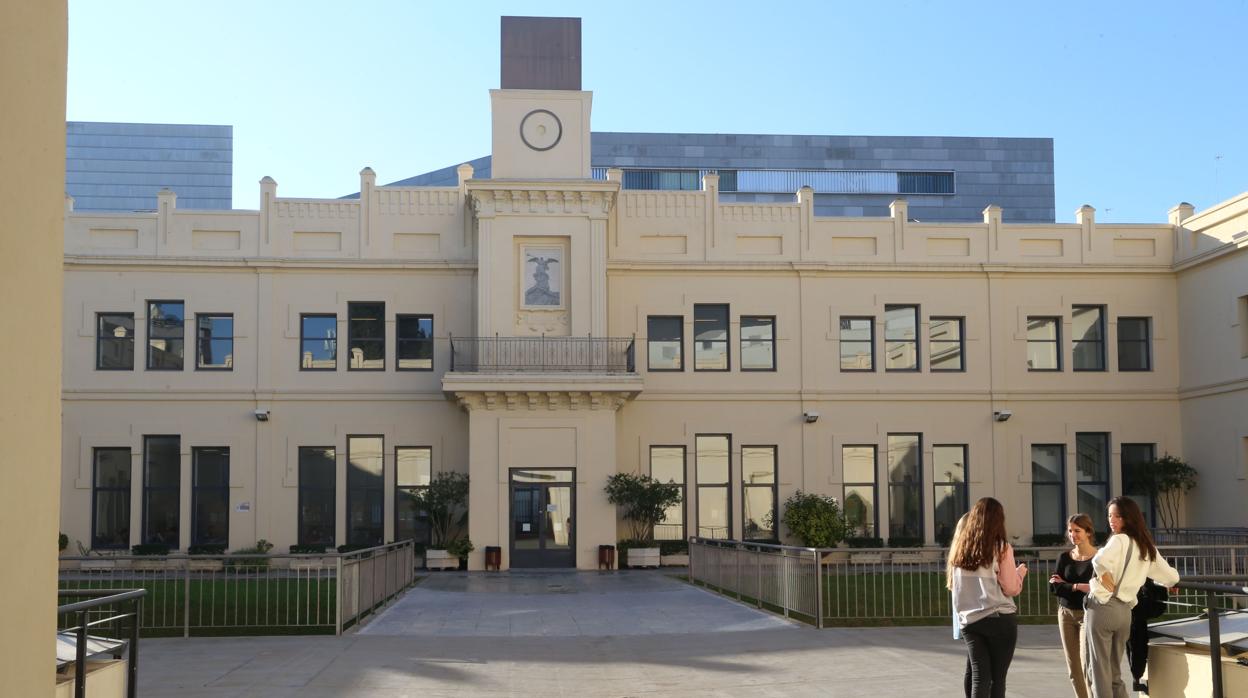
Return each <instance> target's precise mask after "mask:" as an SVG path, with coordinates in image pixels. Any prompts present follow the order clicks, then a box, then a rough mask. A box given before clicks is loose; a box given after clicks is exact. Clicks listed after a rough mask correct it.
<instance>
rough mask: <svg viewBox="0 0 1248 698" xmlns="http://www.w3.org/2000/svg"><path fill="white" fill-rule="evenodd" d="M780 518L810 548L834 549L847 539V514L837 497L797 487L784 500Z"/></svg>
mask: <svg viewBox="0 0 1248 698" xmlns="http://www.w3.org/2000/svg"><path fill="white" fill-rule="evenodd" d="M780 521H781V522H782V523H784V527H785V528H787V529H788V531H789V535H790V536H792V537H793V538H796V539H798V540H799V541H801V543H802V545H804V546H806V547H808V548H831V547H833V546H835V545H836V544H837V543H839V542H841V541H842V540H845V533H846V530H847V524H846V522H845V515H844V514H843V513H841V505H840V503H839V502H837V501H836V498H835V497H829V496H827V495H822V494H815V493H813V492H803V491H801V490H798V491H797V492H794V493H793V495H792V496H790V497H789V498H788V499H786V500H784V515H783V516H782V517H781V518H780Z"/></svg>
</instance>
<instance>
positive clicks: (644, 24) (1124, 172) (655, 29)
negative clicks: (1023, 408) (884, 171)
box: [68, 0, 1248, 222]
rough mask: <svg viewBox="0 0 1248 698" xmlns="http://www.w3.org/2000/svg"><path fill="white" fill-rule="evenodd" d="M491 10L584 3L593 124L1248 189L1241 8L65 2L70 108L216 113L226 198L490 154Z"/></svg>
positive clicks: (1139, 209)
mask: <svg viewBox="0 0 1248 698" xmlns="http://www.w3.org/2000/svg"><path fill="white" fill-rule="evenodd" d="M504 14H510V15H547V16H579V17H582V18H583V24H582V32H583V38H582V41H583V54H584V58H583V64H584V68H583V72H584V75H583V84H584V88H585V89H588V90H593V91H594V113H593V128H594V129H595V130H599V131H668V132H685V131H687V132H705V133H795V134H837V135H940V136H1028V137H1052V138H1053V139H1054V141H1055V158H1056V171H1057V172H1056V179H1057V220H1058V221H1059V222H1069V221H1073V217H1074V210H1075V209H1076V208H1078V206H1079V205H1080V204H1083V203H1090V204H1092V205H1093V206H1095V207H1096V208H1097V209H1098V211H1099V214H1098V219H1099V220H1111V221H1125V222H1164V221H1165V215H1166V211H1167V209H1169V208H1170V207H1171V206H1172V205H1174V204H1176V203H1178V202H1179V201H1182V200H1186V201H1190V202H1191V203H1193V204H1195V205H1196V207H1197V209H1202V208H1205V207H1207V206H1209V205H1211V204H1214V203H1217V202H1218V201H1221V200H1224V199H1226V198H1229V197H1231V196H1233V195H1235V194H1237V193H1239V192H1241V191H1244V190H1248V69H1246V68H1248V50H1245V48H1244V45H1245V43H1246V41H1245V35H1244V33H1243V32H1244V28H1245V27H1246V26H1248V0H1224V1H1223V2H1171V3H1154V2H1086V1H1085V2H1029V3H1014V2H1002V1H1001V0H996V1H995V2H983V3H952V2H950V3H943V2H942V3H937V2H930V3H928V2H878V1H877V2H852V3H848V2H847V3H841V2H836V3H831V2H812V3H804V2H774V3H761V2H749V3H746V2H742V3H734V2H728V1H721V2H715V3H711V2H696V3H695V2H661V3H660V2H655V3H651V2H615V3H575V2H549V3H537V2H511V3H492V2H473V3H457V2H440V3H432V2H420V3H417V2H355V3H347V2H336V3H330V2H307V1H305V2H289V1H287V2H276V1H270V0H263V1H261V2H255V1H252V2H234V1H232V0H230V1H225V0H216V1H214V2H200V3H190V2H169V1H168V0H163V1H162V2H137V1H127V2H117V1H114V0H90V1H88V0H70V4H69V40H70V42H69V102H68V118H69V119H70V120H81V121H140V122H169V123H201V124H231V125H233V126H234V205H235V207H236V208H254V207H255V206H256V205H257V201H258V198H259V197H258V188H259V185H258V184H257V182H258V180H259V179H260V178H261V177H263V176H265V175H270V176H272V177H273V178H274V179H276V180H277V182H278V186H279V189H278V191H279V194H280V195H283V196H300V197H304V196H306V197H335V196H340V195H343V194H347V193H350V192H353V191H356V190H357V188H358V184H359V176H358V172H359V170H360V169H361V168H363V167H364V166H366V165H367V166H371V167H372V168H373V169H374V170H376V172H377V177H378V181H379V182H391V181H394V180H397V179H402V178H404V177H408V176H411V175H415V174H419V173H422V172H426V171H428V170H432V169H436V168H439V167H445V166H447V165H455V164H458V163H460V162H463V161H466V160H470V159H472V158H476V157H480V156H482V155H487V154H488V153H489V150H490V131H489V128H490V122H489V116H490V114H489V97H488V90H489V89H491V88H496V87H498V74H499V70H498V52H499V37H498V32H499V21H498V17H499V16H500V15H504ZM1218 156H1221V157H1220V159H1219V158H1218Z"/></svg>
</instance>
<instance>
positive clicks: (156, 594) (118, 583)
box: [60, 575, 337, 637]
mask: <svg viewBox="0 0 1248 698" xmlns="http://www.w3.org/2000/svg"><path fill="white" fill-rule="evenodd" d="M60 588H61V589H100V588H110V589H111V588H126V589H138V588H142V589H146V590H147V596H145V597H143V616H142V618H143V623H142V626H141V633H142V635H143V636H144V637H167V636H180V635H182V633H183V624H184V619H185V617H186V615H187V614H188V613H189V616H190V626H191V627H190V633H191V635H196V636H204V635H318V634H328V635H332V634H334V623H335V618H336V616H335V612H336V603H337V601H336V599H337V594H336V590H337V583H336V581H335V580H333V579H327V578H326V579H316V578H313V579H308V578H294V577H292V578H280V577H278V578H269V577H265V576H260V575H256V576H251V575H237V576H233V577H230V578H229V579H194V578H192V579H191V580H190V583H189V585H188V584H187V582H186V581H184V580H182V579H145V578H138V579H132V580H116V579H111V580H75V579H70V580H64V579H63V580H61V582H60ZM188 591H189V592H190V604H189V605H188V604H187V603H186V600H187V592H188Z"/></svg>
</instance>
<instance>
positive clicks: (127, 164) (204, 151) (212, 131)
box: [65, 121, 234, 212]
mask: <svg viewBox="0 0 1248 698" xmlns="http://www.w3.org/2000/svg"><path fill="white" fill-rule="evenodd" d="M65 133H66V157H65V191H66V193H68V194H69V196H71V197H73V199H74V208H75V210H78V211H119V212H120V211H154V210H155V209H156V194H157V192H159V191H160V190H161V189H173V190H175V191H177V192H178V196H179V198H180V200H181V202H182V205H183V206H185V207H186V208H195V209H205V210H211V209H229V208H230V207H231V206H232V205H233V200H232V198H231V197H232V192H233V176H234V171H233V164H234V127H233V126H207V125H194V124H126V123H107V122H96V121H70V122H68V123H67V124H66V125H65Z"/></svg>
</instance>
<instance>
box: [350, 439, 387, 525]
mask: <svg viewBox="0 0 1248 698" xmlns="http://www.w3.org/2000/svg"><path fill="white" fill-rule="evenodd" d="M384 449H385V444H384V443H383V441H382V438H381V437H380V436H348V437H347V543H348V544H350V545H370V546H371V545H381V544H382V542H383V540H382V539H383V538H384V537H385V523H384V521H385V519H383V518H382V517H383V515H384V509H385V487H384V485H383V477H382V454H383V453H385V450H384Z"/></svg>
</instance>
